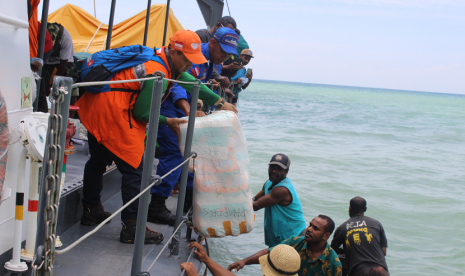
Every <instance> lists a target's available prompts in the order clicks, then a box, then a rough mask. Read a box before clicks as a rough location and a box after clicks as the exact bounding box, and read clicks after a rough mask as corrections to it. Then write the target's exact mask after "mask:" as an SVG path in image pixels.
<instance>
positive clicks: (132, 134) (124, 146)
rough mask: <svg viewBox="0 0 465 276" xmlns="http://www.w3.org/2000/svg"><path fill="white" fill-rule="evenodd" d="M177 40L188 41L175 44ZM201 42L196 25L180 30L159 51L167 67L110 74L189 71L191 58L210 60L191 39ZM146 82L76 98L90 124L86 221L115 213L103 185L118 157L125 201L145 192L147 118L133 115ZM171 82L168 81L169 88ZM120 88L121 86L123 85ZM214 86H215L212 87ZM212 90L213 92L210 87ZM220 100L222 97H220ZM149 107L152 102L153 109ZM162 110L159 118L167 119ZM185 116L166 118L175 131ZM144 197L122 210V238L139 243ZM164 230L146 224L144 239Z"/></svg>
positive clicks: (143, 66)
mask: <svg viewBox="0 0 465 276" xmlns="http://www.w3.org/2000/svg"><path fill="white" fill-rule="evenodd" d="M176 43H178V44H181V45H183V47H180V48H175V47H172V46H171V45H175V44H176ZM195 44H200V38H199V37H198V36H197V35H196V34H195V33H194V32H192V31H189V30H182V31H178V32H176V33H175V34H174V35H173V37H171V39H170V46H168V47H163V48H161V49H160V50H158V51H157V52H156V55H158V56H159V57H160V58H161V59H162V60H163V62H164V63H165V65H166V67H165V66H164V65H163V64H160V63H158V62H156V61H153V60H150V61H147V62H145V63H143V64H139V65H137V66H134V67H132V68H128V69H124V70H122V71H120V72H118V73H116V74H115V75H114V77H113V78H112V79H111V80H126V79H138V78H143V77H145V76H147V75H150V74H153V73H154V72H156V71H161V72H163V73H164V74H165V77H166V78H171V79H173V78H177V76H178V75H179V74H181V73H183V72H186V71H187V70H188V69H189V68H190V67H191V66H192V63H193V62H195V63H204V62H206V61H207V60H206V59H205V58H204V56H203V55H202V52H201V51H200V47H199V48H193V47H192V46H191V45H195ZM142 86H143V82H131V83H121V84H110V87H111V88H112V91H109V92H105V93H99V94H91V93H85V94H84V95H83V96H82V97H81V99H80V100H79V101H78V102H77V103H76V105H77V106H79V107H80V112H79V116H80V118H81V122H82V123H83V125H84V126H85V127H86V128H87V130H88V139H89V141H88V142H89V153H90V155H91V157H90V159H89V161H87V163H86V166H85V168H84V187H83V199H82V202H83V205H84V213H83V216H82V219H81V224H83V225H94V224H97V223H100V222H102V221H103V220H105V219H106V218H108V217H109V216H110V213H108V212H105V211H104V210H103V206H102V204H101V202H100V192H101V191H102V188H103V186H102V177H103V174H104V172H105V171H106V166H107V165H109V164H111V162H112V161H114V162H115V164H116V166H117V168H118V170H119V171H120V173H121V174H122V175H123V177H122V185H121V195H122V199H123V204H125V203H127V202H128V201H129V200H131V199H132V198H134V196H136V195H137V194H138V193H139V192H140V185H141V179H142V170H143V164H142V155H143V154H144V139H145V131H146V124H147V122H144V121H139V120H136V119H134V117H133V114H132V112H130V110H132V109H133V107H134V105H135V102H136V99H137V97H138V94H137V93H136V94H135V93H134V91H140V90H141V88H142ZM170 86H171V84H170V85H168V89H169V88H170ZM118 89H121V90H118ZM210 92H211V91H210ZM211 93H212V94H213V92H211ZM217 98H218V100H217V101H215V102H221V99H220V98H219V97H217ZM149 109H150V108H148V110H149ZM163 119H165V118H164V117H163ZM163 119H162V116H160V120H159V121H160V122H161V123H163V122H164V120H163ZM182 122H185V121H183V120H180V119H177V118H166V123H165V124H166V125H167V126H168V127H169V128H170V129H171V130H172V131H173V132H178V131H179V124H180V123H182ZM138 206H139V201H138V200H136V201H134V202H133V203H132V204H130V205H129V206H128V207H127V208H125V209H124V210H123V211H122V213H121V220H122V221H123V229H122V230H121V234H120V241H121V242H123V243H134V237H135V228H136V225H137V222H136V220H137V210H138ZM162 240H163V235H162V234H159V233H156V232H153V231H151V230H150V229H148V228H147V231H146V235H145V243H159V242H161V241H162Z"/></svg>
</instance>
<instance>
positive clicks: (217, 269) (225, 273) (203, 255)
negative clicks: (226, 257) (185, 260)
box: [189, 242, 236, 276]
mask: <svg viewBox="0 0 465 276" xmlns="http://www.w3.org/2000/svg"><path fill="white" fill-rule="evenodd" d="M193 247H195V248H196V249H197V250H195V251H194V254H195V255H196V256H197V259H199V261H201V262H203V263H205V265H206V266H207V267H208V269H209V270H210V272H211V274H212V275H213V276H236V275H235V274H234V273H232V272H230V271H229V270H227V269H225V268H223V267H221V266H220V265H219V264H217V263H215V262H214V261H213V260H212V259H210V257H208V255H207V252H205V249H204V248H203V246H201V245H200V244H199V243H197V242H192V243H191V244H189V249H191V248H193Z"/></svg>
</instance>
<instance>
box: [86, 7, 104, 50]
mask: <svg viewBox="0 0 465 276" xmlns="http://www.w3.org/2000/svg"><path fill="white" fill-rule="evenodd" d="M94 10H95V0H94ZM102 25H103V23H100V26H98V28H97V30H96V31H95V34H94V36H93V37H92V38H91V39H90V41H89V44H87V48H86V53H87V51H88V50H89V47H90V44H91V43H92V41H93V40H94V38H95V36H96V35H97V33H98V31H99V30H100V27H102Z"/></svg>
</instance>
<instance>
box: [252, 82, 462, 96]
mask: <svg viewBox="0 0 465 276" xmlns="http://www.w3.org/2000/svg"><path fill="white" fill-rule="evenodd" d="M256 80H258V81H269V82H289V83H299V84H315V85H328V86H340V87H353V88H364V89H381V90H393V91H404V92H415V93H430V94H449V95H459V96H465V92H464V93H453V92H433V91H420V90H406V89H394V88H381V87H367V86H352V85H343V84H327V83H313V82H299V81H282V80H266V79H256Z"/></svg>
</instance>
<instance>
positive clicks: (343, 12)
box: [39, 0, 465, 94]
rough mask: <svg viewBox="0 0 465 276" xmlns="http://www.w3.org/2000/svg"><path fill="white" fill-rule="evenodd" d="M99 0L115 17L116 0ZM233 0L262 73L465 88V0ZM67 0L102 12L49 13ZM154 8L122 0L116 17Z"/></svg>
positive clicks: (199, 21)
mask: <svg viewBox="0 0 465 276" xmlns="http://www.w3.org/2000/svg"><path fill="white" fill-rule="evenodd" d="M95 1H96V10H97V19H99V20H100V21H102V22H104V23H107V22H108V19H109V12H110V5H111V0H95ZM228 2H229V8H230V12H231V16H232V17H234V19H235V20H236V22H237V26H238V28H239V29H240V30H241V33H242V35H243V36H244V38H245V39H246V40H247V42H248V44H249V47H250V49H251V50H252V51H253V53H254V57H255V58H254V59H252V61H251V63H250V64H249V65H248V66H247V67H249V68H253V72H254V78H256V79H266V80H279V81H292V82H305V83H318V84H332V85H347V86H359V87H373V88H387V89H399V90H413V91H426V92H441V93H459V94H465V0H287V1H283V0H279V1H278V0H253V1H252V0H229V1H228ZM66 3H71V4H74V5H78V6H80V7H81V8H83V9H85V10H86V11H88V12H89V13H91V14H94V1H93V0H69V1H64V0H50V8H49V12H50V13H51V12H53V11H55V10H57V9H58V8H60V7H61V6H63V5H64V4H66ZM161 3H166V1H165V0H163V1H160V0H152V4H161ZM146 7H147V1H145V0H117V2H116V13H115V24H116V23H119V22H121V21H123V20H125V19H127V18H128V17H131V16H133V15H135V14H137V13H139V12H141V11H142V10H144V9H146ZM41 9H42V6H41V5H40V6H39V12H40V11H41ZM171 9H172V10H173V12H174V15H175V16H176V17H177V18H178V20H179V21H180V23H181V24H182V26H183V27H184V28H185V29H190V30H194V31H195V30H198V29H203V28H205V27H206V25H205V21H204V20H203V17H202V15H201V13H200V10H199V8H198V5H197V1H195V0H172V1H171ZM223 15H229V12H228V8H227V5H226V2H225V5H224V10H223Z"/></svg>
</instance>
